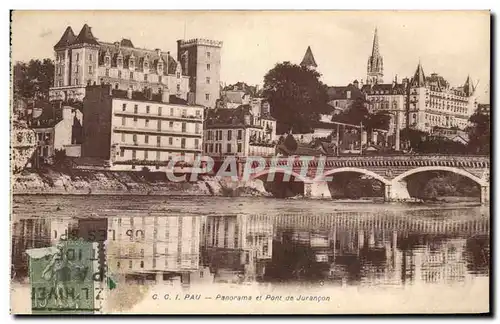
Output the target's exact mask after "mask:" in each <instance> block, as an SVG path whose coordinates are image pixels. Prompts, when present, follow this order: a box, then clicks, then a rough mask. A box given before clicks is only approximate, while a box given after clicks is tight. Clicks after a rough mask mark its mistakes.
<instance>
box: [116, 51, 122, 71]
mask: <svg viewBox="0 0 500 324" xmlns="http://www.w3.org/2000/svg"><path fill="white" fill-rule="evenodd" d="M116 66H117V67H119V68H122V67H123V55H122V53H121V52H120V53H119V54H118V57H117V58H116Z"/></svg>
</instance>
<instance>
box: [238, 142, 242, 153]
mask: <svg viewBox="0 0 500 324" xmlns="http://www.w3.org/2000/svg"><path fill="white" fill-rule="evenodd" d="M241 149H242V146H241V143H238V153H241Z"/></svg>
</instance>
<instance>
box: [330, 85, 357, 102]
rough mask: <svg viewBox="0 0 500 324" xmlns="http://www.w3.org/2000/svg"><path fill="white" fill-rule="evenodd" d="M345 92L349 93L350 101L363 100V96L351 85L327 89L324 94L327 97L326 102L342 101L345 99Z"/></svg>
mask: <svg viewBox="0 0 500 324" xmlns="http://www.w3.org/2000/svg"><path fill="white" fill-rule="evenodd" d="M347 91H351V98H350V99H357V98H364V94H363V93H362V92H361V90H359V89H358V88H357V87H356V86H354V85H353V84H349V85H347V86H335V87H328V89H327V90H326V94H327V95H328V101H331V100H342V99H348V98H347Z"/></svg>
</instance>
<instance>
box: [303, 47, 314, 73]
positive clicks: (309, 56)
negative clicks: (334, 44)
mask: <svg viewBox="0 0 500 324" xmlns="http://www.w3.org/2000/svg"><path fill="white" fill-rule="evenodd" d="M300 66H306V67H314V68H317V67H318V65H317V64H316V60H315V59H314V55H313V53H312V50H311V46H307V50H306V54H305V55H304V58H303V59H302V62H300Z"/></svg>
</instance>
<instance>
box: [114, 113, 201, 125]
mask: <svg viewBox="0 0 500 324" xmlns="http://www.w3.org/2000/svg"><path fill="white" fill-rule="evenodd" d="M115 115H116V116H127V117H143V118H148V119H164V120H176V121H190V122H193V123H202V122H203V119H202V117H201V116H196V115H181V116H172V115H158V114H151V113H150V114H147V113H135V112H132V111H115Z"/></svg>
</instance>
